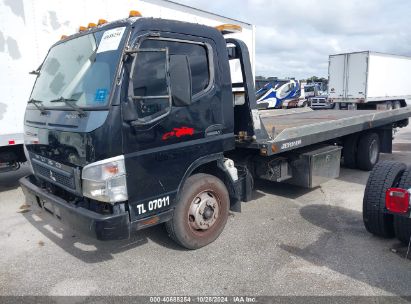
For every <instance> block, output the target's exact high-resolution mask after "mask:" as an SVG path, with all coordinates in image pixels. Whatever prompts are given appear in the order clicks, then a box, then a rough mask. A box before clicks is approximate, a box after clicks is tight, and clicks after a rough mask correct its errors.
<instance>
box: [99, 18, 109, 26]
mask: <svg viewBox="0 0 411 304" xmlns="http://www.w3.org/2000/svg"><path fill="white" fill-rule="evenodd" d="M105 23H107V20H106V19H98V22H97V24H98V25H102V24H105Z"/></svg>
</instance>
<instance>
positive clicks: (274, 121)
mask: <svg viewBox="0 0 411 304" xmlns="http://www.w3.org/2000/svg"><path fill="white" fill-rule="evenodd" d="M229 28H230V26H227V27H225V26H224V25H222V26H220V27H219V30H220V31H218V30H217V29H215V28H211V27H207V26H203V25H198V24H190V23H183V22H177V21H169V20H162V19H152V18H128V19H125V20H120V21H116V22H112V23H108V24H104V25H100V26H98V27H93V28H90V29H88V30H85V31H81V32H79V33H77V34H74V35H72V36H69V37H67V38H64V39H63V40H61V41H59V42H57V43H56V44H55V45H53V46H52V48H51V49H50V51H49V53H48V55H47V57H46V59H45V61H44V63H43V64H42V67H41V70H40V71H39V75H38V77H37V80H36V83H35V85H34V88H33V91H32V94H31V97H30V99H31V100H35V101H36V103H37V104H41V105H42V107H41V109H39V107H35V106H34V105H33V103H32V102H31V103H29V104H28V106H27V109H26V114H25V148H26V151H27V158H28V159H29V161H30V162H31V165H32V168H33V174H32V175H30V176H27V177H24V178H22V179H21V180H20V184H21V186H22V189H23V191H24V194H25V197H26V201H27V203H30V204H32V205H35V206H38V207H39V208H42V209H44V210H46V211H48V212H50V213H51V214H53V215H55V216H56V217H58V218H59V219H61V220H62V221H63V222H66V223H68V224H69V225H71V226H72V227H73V228H74V229H77V230H80V231H82V232H83V233H86V234H88V235H91V236H93V237H95V238H97V239H100V240H113V239H124V238H128V237H129V236H130V234H131V233H132V232H134V231H136V230H139V229H143V228H146V227H150V226H153V225H157V224H160V223H166V228H167V231H168V233H169V235H170V237H171V238H172V239H174V240H175V241H176V242H177V243H179V244H180V245H181V246H183V247H186V248H189V249H197V248H200V247H203V246H205V245H207V244H209V243H211V242H213V241H214V240H215V239H216V238H217V237H218V236H219V235H220V233H221V232H222V230H223V229H224V226H225V224H226V221H227V217H228V211H229V209H230V208H231V209H232V210H234V211H240V210H241V202H246V201H249V200H250V196H251V192H252V187H253V180H254V179H257V178H260V179H266V180H270V181H273V182H286V183H291V184H295V185H300V186H303V187H308V188H314V187H317V186H318V185H320V184H321V183H323V182H324V181H327V180H329V179H331V178H336V177H338V175H339V169H340V160H341V158H343V159H344V164H345V165H346V166H348V167H350V168H359V169H362V170H371V169H372V168H373V167H374V165H375V164H376V163H377V162H378V157H379V153H380V152H384V153H390V152H391V150H392V134H393V128H398V127H403V126H406V125H407V124H408V117H409V116H410V115H411V108H408V107H405V108H401V109H396V110H392V111H343V110H336V111H315V112H314V111H307V112H303V113H299V112H294V111H288V112H287V111H284V112H281V113H280V114H279V113H278V112H268V111H264V112H259V111H258V110H257V108H256V100H255V92H254V80H253V79H254V77H253V75H252V71H251V64H250V58H249V54H248V50H247V47H246V45H245V44H244V43H243V42H242V41H240V40H236V39H231V38H229V39H225V38H224V34H225V32H226V30H225V29H229ZM231 60H237V61H238V62H239V63H240V66H241V70H242V79H243V82H242V83H232V81H231V75H230V65H229V62H230V61H231Z"/></svg>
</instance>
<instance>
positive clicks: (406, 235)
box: [394, 167, 411, 244]
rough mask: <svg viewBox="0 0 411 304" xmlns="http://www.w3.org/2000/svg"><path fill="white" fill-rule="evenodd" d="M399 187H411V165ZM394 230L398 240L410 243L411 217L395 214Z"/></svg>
mask: <svg viewBox="0 0 411 304" xmlns="http://www.w3.org/2000/svg"><path fill="white" fill-rule="evenodd" d="M398 187H399V188H403V189H410V188H411V167H408V168H407V170H405V172H404V174H403V175H402V177H401V180H400V183H399V184H398ZM394 232H395V236H396V237H397V239H398V240H400V241H401V242H403V243H405V244H408V243H409V242H410V238H411V219H410V218H408V217H405V216H400V215H394Z"/></svg>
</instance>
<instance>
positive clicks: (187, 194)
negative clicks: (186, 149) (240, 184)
mask: <svg viewBox="0 0 411 304" xmlns="http://www.w3.org/2000/svg"><path fill="white" fill-rule="evenodd" d="M229 205H230V200H229V195H228V191H227V188H226V187H225V185H224V183H223V182H222V181H221V180H220V179H218V178H217V177H215V176H212V175H208V174H195V175H193V176H190V177H189V178H188V179H187V180H186V182H185V184H184V186H183V189H182V192H181V195H180V199H179V201H178V203H177V206H176V208H175V210H174V215H173V218H172V219H171V220H170V221H169V222H167V223H166V228H167V231H168V233H169V235H170V237H171V238H172V239H173V240H174V241H176V242H177V243H178V244H180V245H181V246H183V247H185V248H187V249H198V248H201V247H204V246H206V245H208V244H210V243H212V242H213V241H215V240H216V239H217V238H218V236H219V235H220V234H221V232H222V231H223V229H224V227H225V224H226V223H227V218H228V210H229Z"/></svg>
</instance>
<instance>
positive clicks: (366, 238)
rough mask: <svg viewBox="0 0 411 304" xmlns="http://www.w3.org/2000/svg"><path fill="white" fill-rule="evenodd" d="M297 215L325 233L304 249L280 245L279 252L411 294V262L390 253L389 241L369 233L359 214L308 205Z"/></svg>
mask: <svg viewBox="0 0 411 304" xmlns="http://www.w3.org/2000/svg"><path fill="white" fill-rule="evenodd" d="M300 214H301V216H302V217H303V218H304V219H305V220H307V221H308V222H310V223H312V224H313V225H315V226H318V227H321V228H322V229H325V230H327V231H326V232H324V233H322V234H321V235H320V236H319V238H318V240H317V241H315V242H314V243H312V244H310V245H308V246H306V247H304V248H299V247H295V246H289V245H285V244H282V245H280V247H281V248H282V249H284V250H285V251H287V252H289V253H290V254H293V255H295V256H298V257H300V258H302V259H304V260H306V261H308V262H309V263H311V264H314V265H316V266H320V267H326V268H328V269H330V270H332V271H335V272H338V273H340V274H342V275H344V276H348V277H350V278H353V279H355V280H358V281H360V282H364V283H366V284H368V285H371V286H374V287H377V288H380V289H382V290H385V291H388V292H390V293H394V294H398V295H400V296H410V295H411V287H410V285H409V282H410V281H411V271H410V269H411V264H410V261H408V260H406V259H405V256H401V257H399V255H397V254H395V253H394V252H391V248H392V247H393V245H392V243H391V242H390V243H389V244H388V243H387V242H386V241H385V240H383V239H380V238H377V237H373V236H372V235H371V234H369V233H368V232H367V231H366V230H365V228H364V226H363V221H362V214H361V212H358V211H354V210H350V209H345V208H341V207H336V206H329V205H310V206H306V207H303V208H302V209H301V210H300ZM394 246H395V247H396V250H397V251H398V249H399V248H403V247H404V245H400V244H399V243H398V244H395V245H394ZM401 290H402V291H403V290H409V294H407V295H402V294H399V293H400V291H401Z"/></svg>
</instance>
